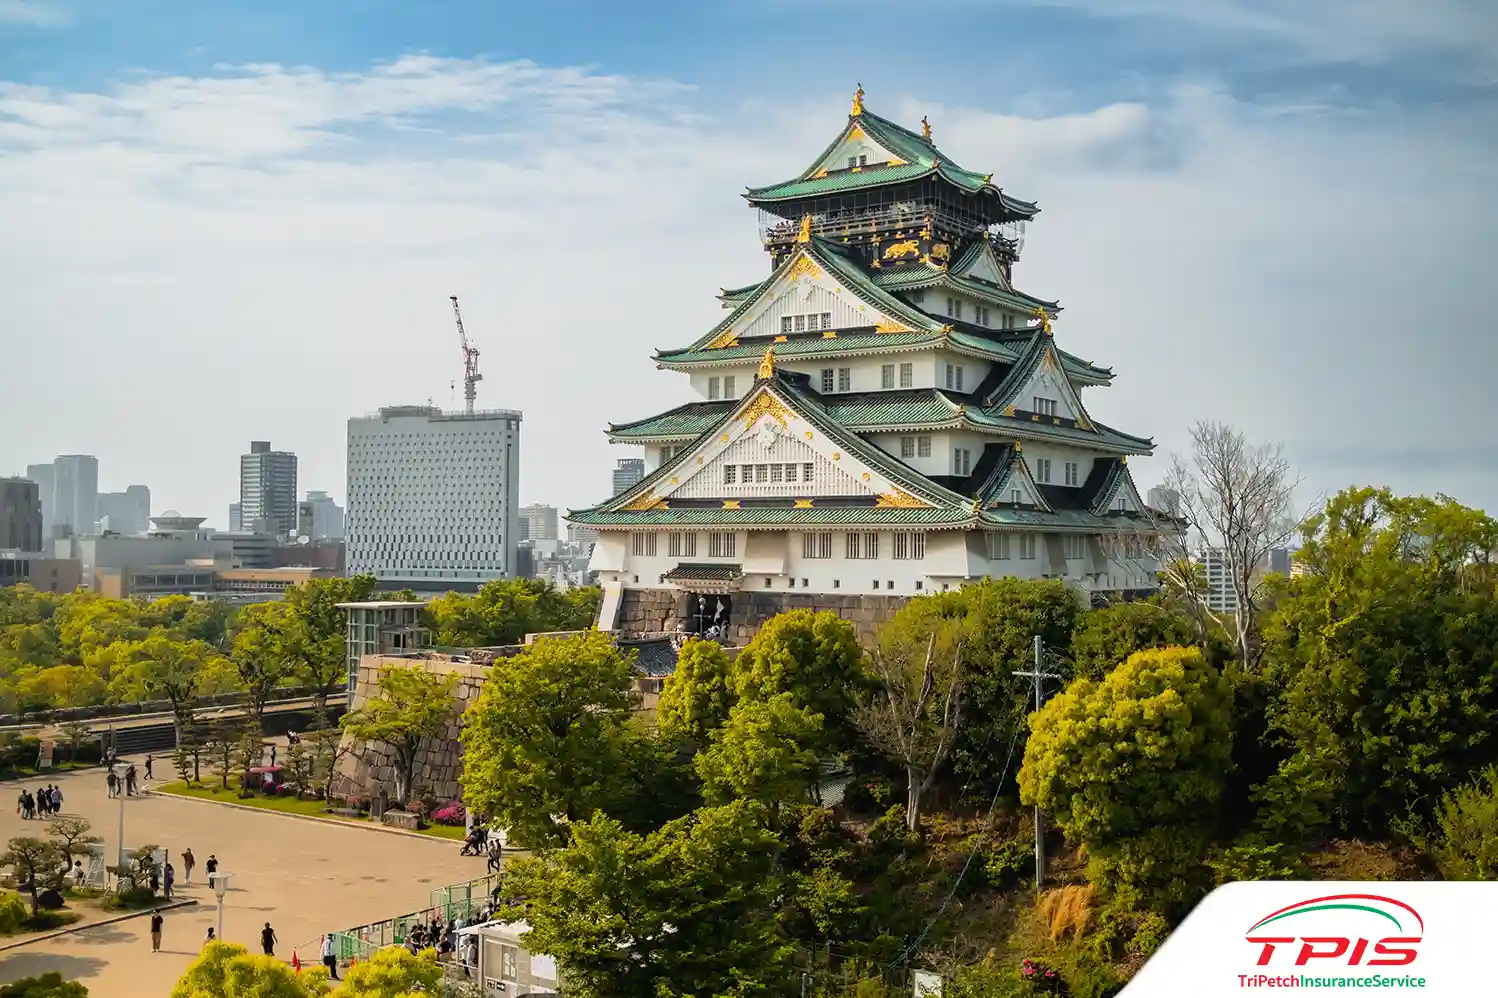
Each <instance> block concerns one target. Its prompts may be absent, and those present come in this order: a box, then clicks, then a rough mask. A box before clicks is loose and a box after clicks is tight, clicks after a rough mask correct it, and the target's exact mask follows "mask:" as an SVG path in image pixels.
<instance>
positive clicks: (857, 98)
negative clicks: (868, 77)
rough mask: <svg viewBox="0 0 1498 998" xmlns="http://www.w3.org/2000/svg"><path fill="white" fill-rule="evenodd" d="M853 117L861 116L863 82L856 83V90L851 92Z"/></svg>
mask: <svg viewBox="0 0 1498 998" xmlns="http://www.w3.org/2000/svg"><path fill="white" fill-rule="evenodd" d="M852 113H853V117H855V118H856V117H858V116H859V115H860V114H863V81H862V80H860V81H859V83H858V89H857V90H855V91H853V112H852Z"/></svg>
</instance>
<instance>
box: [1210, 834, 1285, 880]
mask: <svg viewBox="0 0 1498 998" xmlns="http://www.w3.org/2000/svg"><path fill="white" fill-rule="evenodd" d="M1207 865H1208V866H1210V867H1211V868H1212V875H1213V877H1214V879H1215V880H1216V882H1217V883H1218V884H1230V883H1233V882H1235V881H1239V880H1294V879H1295V878H1296V876H1297V874H1298V870H1297V868H1296V864H1295V861H1294V858H1293V857H1292V856H1291V854H1290V853H1289V850H1288V847H1286V846H1285V845H1284V844H1282V843H1278V842H1257V841H1253V840H1244V841H1241V842H1235V843H1233V844H1232V845H1230V846H1228V847H1227V848H1226V849H1223V850H1222V851H1221V852H1220V853H1218V854H1217V855H1216V856H1214V857H1213V858H1211V859H1209V860H1208V861H1207Z"/></svg>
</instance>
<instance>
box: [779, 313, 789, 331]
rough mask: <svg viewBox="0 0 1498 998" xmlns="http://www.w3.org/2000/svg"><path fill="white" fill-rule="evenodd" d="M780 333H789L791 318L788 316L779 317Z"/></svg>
mask: <svg viewBox="0 0 1498 998" xmlns="http://www.w3.org/2000/svg"><path fill="white" fill-rule="evenodd" d="M780 331H781V332H782V333H789V332H790V331H791V317H790V316H788V315H783V316H781V317H780Z"/></svg>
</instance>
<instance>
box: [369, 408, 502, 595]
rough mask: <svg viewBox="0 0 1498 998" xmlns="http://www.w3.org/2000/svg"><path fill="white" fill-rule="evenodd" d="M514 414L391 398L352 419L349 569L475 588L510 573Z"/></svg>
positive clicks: (426, 585)
mask: <svg viewBox="0 0 1498 998" xmlns="http://www.w3.org/2000/svg"><path fill="white" fill-rule="evenodd" d="M520 420H521V415H520V413H518V412H515V411H513V410H509V409H492V410H486V411H479V412H474V413H462V412H443V411H442V410H441V409H437V408H433V407H430V406H391V407H388V408H384V409H381V410H380V411H379V412H378V413H376V414H374V415H370V416H363V417H357V418H354V419H350V420H349V422H348V490H347V494H348V508H347V512H346V514H345V523H344V527H345V534H346V543H347V545H348V572H349V574H350V575H361V574H369V575H373V576H374V577H375V578H377V579H379V580H380V582H381V583H382V584H384V583H395V584H398V585H400V586H405V587H409V588H412V589H426V590H445V589H473V588H477V587H478V586H479V585H481V584H482V583H484V582H487V581H489V580H490V579H501V578H505V577H507V576H510V575H513V574H514V573H515V551H516V543H517V542H518V541H519V539H520V537H519V535H520V503H519V499H518V494H519V484H520Z"/></svg>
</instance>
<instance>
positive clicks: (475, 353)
mask: <svg viewBox="0 0 1498 998" xmlns="http://www.w3.org/2000/svg"><path fill="white" fill-rule="evenodd" d="M448 297H450V298H451V299H452V303H453V318H454V319H456V320H457V323H458V342H459V343H461V344H462V345H463V407H464V411H466V412H467V413H468V415H470V416H472V415H473V400H474V399H475V398H477V397H478V389H477V388H476V387H475V386H476V385H477V384H478V383H479V382H480V381H483V380H484V376H483V375H482V374H480V373H479V348H478V347H475V346H470V345H469V344H468V334H467V333H465V332H463V313H462V312H459V311H458V296H457V295H449V296H448Z"/></svg>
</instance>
